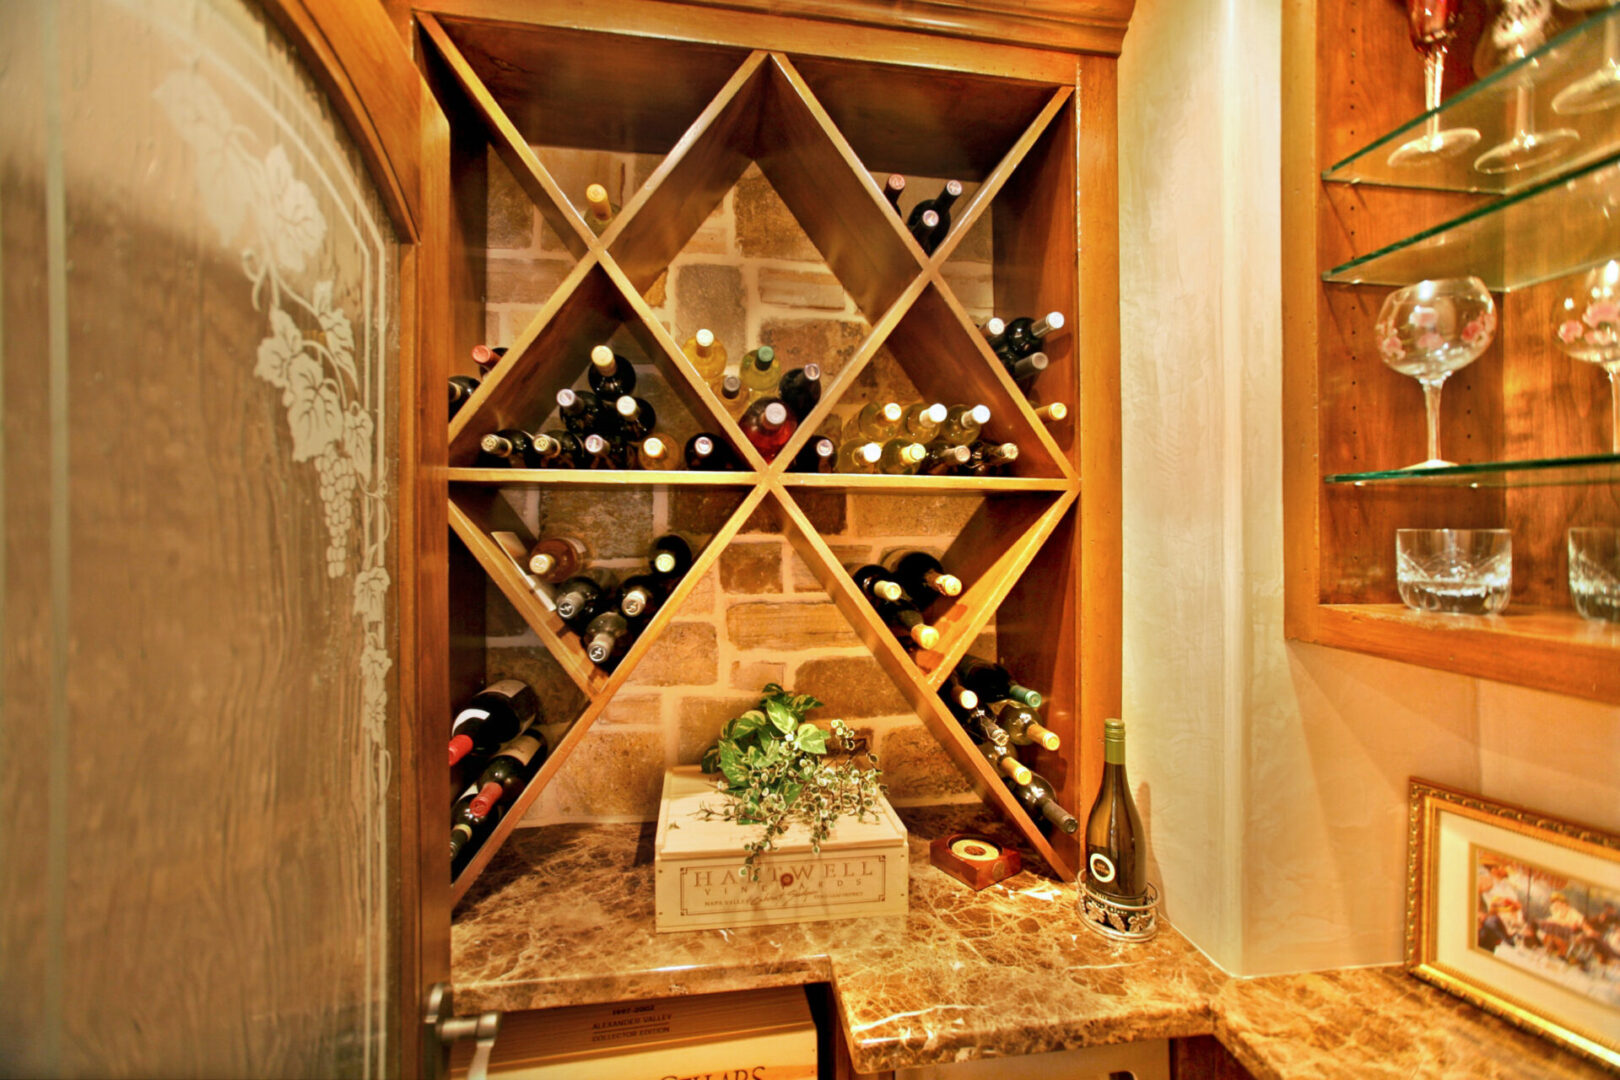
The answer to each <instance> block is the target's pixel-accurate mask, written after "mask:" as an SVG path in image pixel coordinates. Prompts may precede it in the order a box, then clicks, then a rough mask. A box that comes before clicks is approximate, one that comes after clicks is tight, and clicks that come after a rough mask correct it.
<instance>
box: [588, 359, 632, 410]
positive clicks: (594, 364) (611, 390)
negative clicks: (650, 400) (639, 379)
mask: <svg viewBox="0 0 1620 1080" xmlns="http://www.w3.org/2000/svg"><path fill="white" fill-rule="evenodd" d="M585 377H586V378H587V379H589V380H590V383H591V392H592V393H594V394H595V395H596V396H597V397H599V398H601V399H602V400H603V401H616V400H618V399H619V398H621V397H623V396H624V395H626V394H633V393H635V392H636V369H635V368H634V367H632V366H631V364H630V361H628V360H626V359H625V358H624V357H622V356H620V355H619V354H618V353H616V352H614V351H613V350H612V349H610V348H608V347H607V346H606V345H598V346H596V348H594V349H592V350H591V367H590V370H589V371H588V372H586V375H585Z"/></svg>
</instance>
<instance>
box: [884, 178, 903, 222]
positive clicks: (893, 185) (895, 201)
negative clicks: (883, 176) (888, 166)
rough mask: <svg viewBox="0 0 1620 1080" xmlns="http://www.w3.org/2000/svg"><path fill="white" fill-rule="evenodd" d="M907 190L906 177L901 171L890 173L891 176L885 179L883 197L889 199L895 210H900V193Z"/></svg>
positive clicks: (896, 211)
mask: <svg viewBox="0 0 1620 1080" xmlns="http://www.w3.org/2000/svg"><path fill="white" fill-rule="evenodd" d="M904 190H906V178H905V177H903V176H901V175H900V174H899V173H890V174H889V178H888V179H887V180H885V181H883V197H884V198H885V199H888V200H889V205H890V206H892V207H894V212H895V213H896V214H898V213H899V212H900V193H901V192H902V191H904Z"/></svg>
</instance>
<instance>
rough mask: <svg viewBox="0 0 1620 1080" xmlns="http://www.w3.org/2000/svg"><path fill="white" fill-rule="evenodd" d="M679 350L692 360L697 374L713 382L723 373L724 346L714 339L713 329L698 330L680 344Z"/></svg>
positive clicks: (724, 365)
mask: <svg viewBox="0 0 1620 1080" xmlns="http://www.w3.org/2000/svg"><path fill="white" fill-rule="evenodd" d="M681 351H682V352H683V353H685V354H686V358H687V359H688V360H690V361H692V366H693V367H695V368H697V372H698V374H699V375H701V376H703V377H704V378H705V379H707V380H708V381H709V382H714V381H715V380H716V379H718V378H720V376H721V375H723V374H725V370H726V347H725V346H724V345H722V344H720V342H718V341H716V340H715V337H714V331H713V330H699V331H698V332H697V333H695V334H693V335H692V336H691V337H689V338H687V339H686V341H685V343H684V344H682V345H681Z"/></svg>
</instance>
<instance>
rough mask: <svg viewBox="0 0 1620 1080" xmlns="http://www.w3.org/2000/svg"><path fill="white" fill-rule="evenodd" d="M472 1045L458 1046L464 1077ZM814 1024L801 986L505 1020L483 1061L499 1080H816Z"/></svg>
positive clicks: (455, 1069) (459, 1073) (457, 1071)
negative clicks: (702, 1079) (729, 1079)
mask: <svg viewBox="0 0 1620 1080" xmlns="http://www.w3.org/2000/svg"><path fill="white" fill-rule="evenodd" d="M471 1060H472V1040H470V1039H464V1040H462V1041H461V1042H458V1043H456V1045H455V1048H454V1050H453V1051H452V1052H451V1061H450V1075H451V1077H452V1078H453V1080H461V1078H465V1077H466V1075H467V1067H468V1065H469V1064H470V1062H471ZM817 1062H818V1059H817V1054H816V1024H815V1020H814V1019H813V1018H812V1017H811V1015H810V1002H809V1000H808V999H807V998H806V997H805V992H804V988H803V987H801V986H782V987H773V988H770V989H765V990H743V991H737V992H735V993H727V994H698V995H693V996H690V997H674V998H657V999H653V1000H649V1001H616V1002H608V1003H604V1004H598V1005H571V1006H567V1007H565V1008H560V1009H537V1010H531V1011H527V1012H516V1013H507V1014H506V1016H505V1017H503V1018H502V1021H501V1033H500V1035H499V1036H498V1037H497V1038H496V1040H495V1050H494V1053H493V1054H491V1055H490V1062H489V1072H490V1075H491V1076H500V1077H504V1078H505V1080H668V1078H670V1077H704V1076H711V1077H717V1078H718V1077H721V1076H735V1077H744V1076H746V1077H758V1078H760V1080H815V1077H816V1075H817V1069H818V1063H817Z"/></svg>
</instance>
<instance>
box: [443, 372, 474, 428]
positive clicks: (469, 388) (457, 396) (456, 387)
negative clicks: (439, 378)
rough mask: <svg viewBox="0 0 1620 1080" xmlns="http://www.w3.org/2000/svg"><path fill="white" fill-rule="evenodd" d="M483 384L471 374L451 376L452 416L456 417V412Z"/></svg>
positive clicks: (452, 417)
mask: <svg viewBox="0 0 1620 1080" xmlns="http://www.w3.org/2000/svg"><path fill="white" fill-rule="evenodd" d="M480 385H481V384H480V383H479V381H478V380H477V379H475V378H473V377H472V376H471V375H452V376H450V418H451V419H455V415H456V413H458V412H460V411H461V407H462V406H463V405H465V404H467V402H468V401H469V400H471V398H472V396H473V395H474V394H476V393H477V392H478V387H479V386H480Z"/></svg>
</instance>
